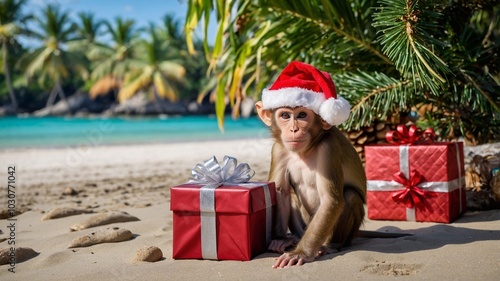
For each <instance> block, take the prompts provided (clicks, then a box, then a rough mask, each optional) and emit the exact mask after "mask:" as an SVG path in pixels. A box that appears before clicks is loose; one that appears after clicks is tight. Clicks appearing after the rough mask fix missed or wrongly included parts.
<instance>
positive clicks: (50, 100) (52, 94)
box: [45, 86, 57, 114]
mask: <svg viewBox="0 0 500 281" xmlns="http://www.w3.org/2000/svg"><path fill="white" fill-rule="evenodd" d="M56 97H57V88H56V87H55V86H54V88H52V90H51V91H50V94H49V98H48V99H47V104H45V107H48V108H49V114H51V113H52V106H53V105H54V101H55V100H56Z"/></svg>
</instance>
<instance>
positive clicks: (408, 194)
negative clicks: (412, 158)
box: [392, 170, 426, 208]
mask: <svg viewBox="0 0 500 281" xmlns="http://www.w3.org/2000/svg"><path fill="white" fill-rule="evenodd" d="M394 180H395V181H396V182H399V183H401V184H402V185H404V186H405V187H406V188H405V189H403V190H401V191H397V192H394V193H393V194H392V200H394V201H396V202H397V203H404V204H405V206H406V207H407V208H413V206H417V205H419V204H422V203H423V202H424V199H425V196H426V194H425V192H424V191H423V190H422V189H420V188H419V187H417V184H419V183H420V182H422V180H423V177H422V175H421V174H420V173H419V172H418V171H416V170H412V171H411V173H410V179H409V180H408V179H407V178H406V177H405V175H404V174H403V173H402V172H397V173H395V174H394Z"/></svg>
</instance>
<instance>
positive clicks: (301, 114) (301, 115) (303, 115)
mask: <svg viewBox="0 0 500 281" xmlns="http://www.w3.org/2000/svg"><path fill="white" fill-rule="evenodd" d="M306 117H307V113H305V112H304V111H301V112H299V114H297V118H306Z"/></svg>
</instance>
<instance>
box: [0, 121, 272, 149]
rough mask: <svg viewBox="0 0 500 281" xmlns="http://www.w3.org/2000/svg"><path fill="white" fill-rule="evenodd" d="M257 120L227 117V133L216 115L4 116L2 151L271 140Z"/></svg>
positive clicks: (0, 124) (0, 132) (0, 126)
mask: <svg viewBox="0 0 500 281" xmlns="http://www.w3.org/2000/svg"><path fill="white" fill-rule="evenodd" d="M268 136H269V131H268V129H267V127H266V126H265V125H264V124H263V123H262V122H261V121H260V119H258V117H255V116H253V117H250V118H245V119H243V118H240V119H238V120H232V118H231V117H226V118H225V126H224V133H222V132H221V131H220V130H219V129H218V126H217V120H216V118H215V116H172V117H170V116H169V117H165V116H163V117H130V118H128V117H127V118H122V117H110V118H105V117H81V118H80V117H43V118H37V117H5V118H0V149H5V148H34V147H68V146H69V147H74V146H81V145H87V146H88V145H116V144H138V143H171V142H188V141H207V140H230V139H243V138H262V137H268Z"/></svg>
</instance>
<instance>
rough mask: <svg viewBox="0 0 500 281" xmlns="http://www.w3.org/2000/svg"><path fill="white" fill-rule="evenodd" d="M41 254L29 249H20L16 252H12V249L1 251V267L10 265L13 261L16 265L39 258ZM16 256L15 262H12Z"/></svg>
mask: <svg viewBox="0 0 500 281" xmlns="http://www.w3.org/2000/svg"><path fill="white" fill-rule="evenodd" d="M39 254H40V253H37V252H35V250H33V249H31V248H27V247H19V248H16V249H15V252H14V251H11V248H6V249H2V250H0V265H2V264H9V263H11V262H12V261H13V262H14V263H19V262H23V261H27V260H29V259H32V258H34V257H36V256H38V255H39ZM13 255H14V260H12V256H13Z"/></svg>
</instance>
